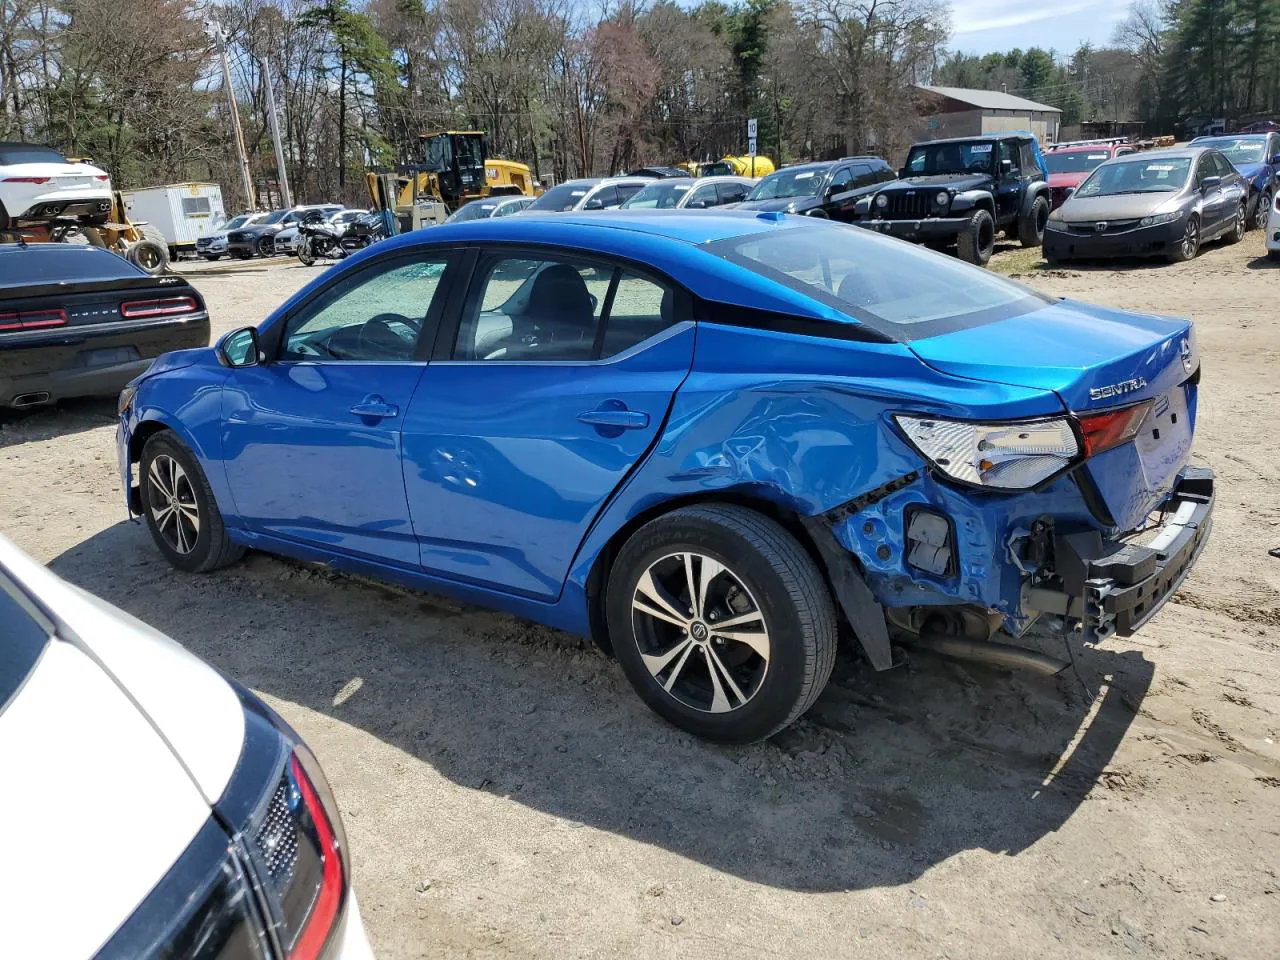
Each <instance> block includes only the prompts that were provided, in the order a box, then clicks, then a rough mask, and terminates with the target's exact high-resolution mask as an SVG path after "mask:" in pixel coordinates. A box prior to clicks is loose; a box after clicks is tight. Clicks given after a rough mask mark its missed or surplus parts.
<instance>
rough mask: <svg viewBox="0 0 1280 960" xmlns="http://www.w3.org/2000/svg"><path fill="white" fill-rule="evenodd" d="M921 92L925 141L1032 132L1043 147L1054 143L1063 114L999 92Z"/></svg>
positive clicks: (954, 89)
mask: <svg viewBox="0 0 1280 960" xmlns="http://www.w3.org/2000/svg"><path fill="white" fill-rule="evenodd" d="M916 89H917V90H918V91H920V131H919V138H920V139H921V140H941V139H942V138H944V137H976V136H979V135H981V134H984V133H1000V132H1002V131H1005V130H1030V131H1031V132H1032V133H1034V134H1035V135H1036V137H1038V138H1039V140H1040V142H1041V143H1054V142H1055V141H1056V140H1057V139H1058V128H1059V126H1060V125H1061V122H1062V111H1061V110H1059V109H1058V108H1057V107H1051V106H1049V105H1048V104H1047V103H1036V102H1035V101H1034V100H1024V99H1022V97H1015V96H1012V95H1011V94H1008V93H1001V92H1000V91H999V90H968V89H965V88H964V87H927V86H924V85H921V84H917V85H916Z"/></svg>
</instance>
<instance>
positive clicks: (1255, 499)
mask: <svg viewBox="0 0 1280 960" xmlns="http://www.w3.org/2000/svg"><path fill="white" fill-rule="evenodd" d="M997 260H998V261H1001V260H1003V269H1005V270H1006V271H1007V272H1009V271H1011V272H1018V271H1023V272H1024V275H1023V277H1022V279H1024V280H1025V281H1027V282H1029V283H1031V284H1033V285H1035V286H1036V287H1038V288H1040V289H1043V290H1045V291H1047V292H1051V293H1055V294H1063V295H1071V296H1078V297H1081V298H1082V299H1086V300H1093V301H1096V302H1099V303H1105V304H1110V305H1115V306H1120V307H1126V308H1132V309H1138V310H1147V311H1153V312H1163V313H1176V314H1183V315H1187V316H1190V317H1193V318H1194V319H1195V320H1197V321H1198V323H1199V330H1200V334H1199V335H1200V342H1201V347H1202V350H1203V353H1204V357H1205V374H1204V385H1203V388H1202V394H1201V396H1202V400H1201V408H1200V422H1199V432H1198V437H1197V444H1196V456H1197V459H1198V460H1200V461H1201V462H1206V463H1209V464H1211V465H1212V466H1213V467H1214V468H1215V469H1216V470H1217V472H1218V477H1219V481H1220V486H1219V501H1218V508H1217V516H1216V526H1215V533H1214V537H1213V539H1212V542H1211V543H1210V545H1209V547H1208V549H1207V552H1206V553H1205V555H1204V557H1203V559H1202V560H1201V562H1200V564H1199V566H1198V567H1197V568H1196V569H1195V572H1194V573H1193V574H1192V576H1191V577H1190V579H1189V580H1188V581H1187V583H1186V584H1185V585H1184V587H1183V589H1182V590H1181V592H1180V593H1179V594H1178V596H1177V597H1176V598H1175V600H1174V601H1173V602H1171V603H1170V604H1168V605H1167V606H1166V607H1165V608H1164V610H1163V611H1162V612H1161V613H1160V615H1159V616H1158V617H1157V618H1156V620H1155V621H1154V622H1153V623H1152V624H1151V625H1149V626H1148V628H1147V629H1146V630H1145V631H1144V632H1143V633H1142V634H1141V635H1139V636H1137V637H1134V638H1131V639H1129V640H1112V641H1110V642H1108V643H1107V644H1106V645H1105V646H1104V647H1102V648H1100V649H1098V650H1095V651H1090V652H1089V653H1087V654H1086V655H1085V657H1084V659H1083V660H1082V663H1081V668H1082V673H1083V675H1084V678H1085V679H1086V681H1087V682H1088V685H1089V687H1090V688H1091V689H1092V690H1093V691H1094V692H1095V693H1096V695H1097V696H1096V698H1094V699H1091V698H1090V697H1089V695H1087V694H1086V693H1085V692H1084V690H1083V688H1082V685H1081V684H1080V683H1079V682H1077V681H1076V680H1075V679H1074V678H1058V679H1054V680H1041V679H1037V678H1034V677H1029V676H1023V675H1013V674H1009V673H1005V672H1001V671H995V670H987V669H984V668H980V667H971V666H963V667H962V666H958V665H955V664H951V663H947V662H944V661H942V660H938V659H933V658H930V657H927V656H925V655H917V656H915V657H914V659H913V660H912V662H911V664H910V665H909V667H907V668H905V669H899V670H896V671H893V672H891V673H887V674H881V675H876V674H874V673H871V672H870V671H869V670H867V669H864V668H863V667H861V666H860V665H859V664H858V663H857V662H856V661H854V660H853V659H852V658H851V657H845V658H844V659H842V660H841V662H840V663H838V664H837V668H836V676H835V678H834V680H833V682H832V684H831V686H830V688H829V690H828V691H827V693H826V694H825V695H824V696H823V698H822V699H821V700H820V701H819V703H818V705H817V706H816V707H815V709H814V710H813V711H812V712H811V713H810V714H809V716H808V717H807V719H806V720H805V721H803V722H802V723H801V724H800V725H798V726H797V727H796V728H794V729H792V730H790V731H787V732H785V733H784V734H783V735H781V736H779V737H778V738H776V739H775V740H774V741H772V742H770V743H768V744H763V745H757V746H754V747H749V748H736V749H722V748H717V747H712V746H708V745H705V744H702V743H700V742H695V741H692V740H690V739H688V738H686V737H684V736H682V735H680V734H678V733H677V732H675V731H673V730H672V729H671V728H669V727H667V726H664V725H663V724H662V723H661V722H660V721H659V720H657V719H656V718H655V717H654V716H652V715H651V714H650V713H649V712H648V711H647V710H646V709H645V708H644V707H643V706H642V705H641V703H640V701H639V700H638V699H637V698H636V697H635V696H633V695H632V693H631V691H630V689H629V688H628V687H627V686H626V683H625V681H624V680H623V678H622V676H621V674H620V672H619V671H618V669H617V668H616V666H615V665H614V664H613V663H612V662H610V661H609V660H607V659H605V658H604V657H603V656H601V655H600V654H598V653H596V652H595V651H594V650H593V649H591V648H589V647H587V646H586V645H585V644H584V643H583V642H582V641H580V640H579V639H577V638H574V637H569V636H565V635H562V634H558V633H556V632H554V631H550V630H546V629H543V628H540V627H535V626H531V625H528V624H525V623H522V622H518V621H516V620H513V619H510V618H508V617H505V616H501V615H497V614H492V613H488V612H484V611H478V610H475V609H471V608H467V607H463V606H460V605H458V604H455V603H453V602H451V601H447V600H443V599H439V598H436V597H430V596H425V595H419V594H413V593H409V592H405V591H400V590H397V589H393V588H387V587H382V586H379V585H376V584H372V583H368V582H364V581H359V580H353V579H349V578H343V577H335V576H332V575H329V574H326V573H322V572H316V571H313V570H310V569H305V568H302V567H299V566H296V565H294V564H291V563H288V562H285V561H281V560H276V559H272V558H270V557H266V556H261V555H251V556H250V557H249V558H247V559H246V561H245V562H243V563H241V564H239V565H237V566H235V567H232V568H231V569H228V570H225V571H222V572H219V573H217V574H214V575H209V576H188V575H184V574H180V573H177V572H175V571H173V570H171V569H170V568H169V567H168V566H167V565H166V564H165V563H164V562H163V561H162V560H161V559H160V557H159V554H158V553H157V552H156V551H155V549H154V548H153V547H152V545H151V543H150V541H149V538H148V536H147V532H146V529H145V528H144V527H143V526H141V525H138V524H131V523H128V522H126V521H124V519H123V515H124V510H123V506H122V504H121V496H120V483H119V480H118V478H117V476H116V468H115V454H114V445H113V436H114V424H113V414H114V403H108V402H88V403H77V404H69V405H66V406H64V407H63V408H61V409H59V410H55V411H47V412H42V413H38V414H34V415H31V416H27V417H24V418H20V419H17V420H13V419H10V420H9V421H8V422H6V423H5V424H4V425H3V428H2V429H0V489H3V490H5V492H6V495H5V497H4V498H3V501H2V502H0V530H3V531H4V532H5V533H7V534H8V535H9V536H10V537H12V538H13V539H15V540H16V541H17V542H18V543H19V545H21V546H22V547H23V548H25V549H26V550H28V551H29V552H31V553H32V554H33V555H35V556H36V557H37V558H39V559H40V560H43V561H46V562H48V563H50V564H51V565H52V566H53V568H54V569H56V570H57V571H58V572H59V573H60V574H62V575H63V576H64V577H67V578H68V579H70V580H71V581H73V582H75V583H77V584H79V585H81V586H83V587H85V588H86V589H88V590H91V591H93V592H94V593H97V594H99V595H101V596H103V597H105V598H107V599H108V600H110V601H111V602H113V603H115V604H117V605H119V606H121V607H123V608H125V609H126V610H128V611H130V612H131V613H133V614H135V615H136V616H138V617H140V618H142V619H143V620H146V621H147V622H149V623H151V624H153V625H154V626H156V627H158V628H159V629H161V630H164V631H165V632H167V633H169V634H171V635H173V636H174V637H175V638H177V639H178V640H180V641H181V642H183V643H184V644H186V645H187V646H189V647H190V648H191V649H192V650H193V651H195V652H196V653H197V654H199V655H201V656H203V657H205V658H207V659H208V660H210V661H211V662H213V663H214V664H216V665H217V666H219V667H220V668H221V669H223V670H224V671H226V672H227V673H229V674H231V675H232V676H235V677H237V678H239V679H240V680H242V681H244V682H246V683H247V684H249V685H250V686H252V687H253V688H254V689H255V690H257V691H259V692H261V693H262V694H263V695H264V696H266V698H267V699H268V700H270V701H271V702H272V703H273V704H274V705H275V706H276V707H277V708H278V709H279V710H280V711H281V713H282V714H283V715H284V716H285V717H286V718H287V719H288V720H289V721H290V722H291V723H293V724H294V725H295V726H296V727H297V729H298V730H299V731H300V732H301V733H302V734H303V735H304V736H305V737H306V738H307V739H308V740H309V741H310V742H311V744H312V745H313V746H314V747H315V749H316V752H317V753H318V754H319V756H320V759H321V761H322V762H323V763H324V766H325V769H326V770H327V771H328V774H329V777H330V779H331V781H332V783H333V786H334V789H335V792H336V794H337V796H338V798H339V801H340V803H341V806H342V812H343V816H344V818H345V822H346V826H347V831H348V833H349V835H350V839H351V845H352V849H353V852H354V862H355V873H356V884H357V887H358V890H359V893H360V897H361V901H362V907H363V910H364V914H365V918H366V921H367V923H368V926H369V928H370V933H371V936H372V939H373V942H374V945H375V947H376V949H377V952H378V955H379V956H380V957H382V958H384V960H385V958H399V957H475V958H488V957H501V958H521V957H530V958H532V957H539V958H541V957H557V958H571V957H609V958H613V957H635V958H655V957H664V958H666V957H671V958H684V957H689V958H719V957H728V956H734V957H804V958H814V957H851V956H858V957H885V958H901V957H929V958H934V957H950V958H970V957H972V958H1004V957H1008V958H1026V957H1036V958H1054V957H1063V958H1066V957H1071V958H1078V957H1086V956H1087V957H1113V956H1114V957H1130V956H1135V955H1138V956H1148V957H1171V958H1184V957H1197V958H1233V960H1234V958H1254V957H1256V958H1260V960H1274V958H1275V957H1276V956H1277V955H1280V837H1278V834H1277V831H1278V830H1280V819H1278V818H1277V811H1278V810H1280V682H1278V681H1280V662H1278V660H1277V653H1278V652H1280V560H1277V559H1272V558H1270V557H1268V556H1267V550H1268V548H1271V547H1276V546H1280V496H1278V495H1277V494H1278V491H1280V440H1278V439H1277V432H1276V430H1275V424H1276V423H1277V422H1280V379H1278V377H1277V371H1278V370H1280V311H1278V310H1277V309H1276V299H1277V298H1276V294H1277V281H1280V269H1276V268H1275V267H1274V265H1273V264H1271V263H1269V262H1268V261H1267V260H1266V258H1265V256H1264V255H1263V249H1262V243H1261V240H1260V238H1259V236H1258V235H1257V234H1250V235H1249V237H1248V238H1247V239H1246V241H1245V242H1244V243H1243V244H1241V245H1239V246H1235V247H1226V248H1223V247H1219V246H1217V245H1214V246H1211V247H1210V248H1208V249H1207V250H1206V252H1205V253H1204V254H1203V255H1202V257H1201V258H1200V259H1198V260H1196V261H1195V262H1193V263H1190V264H1185V265H1181V266H1173V267H1166V266H1162V265H1122V266H1112V267H1107V268H1097V269H1089V270H1072V271H1064V270H1054V271H1048V270H1043V269H1038V268H1037V266H1038V265H1037V264H1035V263H1033V262H1032V261H1031V259H1030V258H1028V257H1027V256H1026V255H1025V254H1021V253H1008V254H1001V255H999V256H998V258H997ZM996 265H999V264H996ZM319 269H320V268H310V269H308V268H305V267H301V266H300V265H298V264H297V263H296V262H279V263H273V264H270V265H265V264H260V263H258V262H249V263H234V264H229V263H225V262H224V263H220V264H215V265H206V264H200V265H197V266H192V267H189V268H188V267H184V270H186V271H187V272H189V273H190V275H191V276H192V278H193V280H194V282H195V283H196V284H197V286H198V287H199V288H200V290H201V292H202V293H203V294H204V295H205V296H206V297H207V299H208V301H209V304H210V308H211V310H212V312H213V316H214V327H215V331H216V332H219V333H220V332H222V331H225V330H229V329H232V328H234V327H237V326H240V325H243V324H246V323H251V322H256V321H258V320H260V319H261V318H262V317H263V316H265V314H266V313H267V312H268V311H269V310H270V309H271V308H272V307H274V306H275V305H276V304H278V303H279V302H280V301H281V300H282V299H283V298H284V297H285V296H286V295H287V294H288V293H290V292H291V291H293V290H294V289H296V288H298V287H299V286H300V285H301V284H303V283H304V282H306V281H307V280H308V279H310V278H311V277H313V276H316V275H317V273H318V272H319Z"/></svg>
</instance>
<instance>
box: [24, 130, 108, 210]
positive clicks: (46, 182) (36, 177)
mask: <svg viewBox="0 0 1280 960" xmlns="http://www.w3.org/2000/svg"><path fill="white" fill-rule="evenodd" d="M0 204H2V205H3V209H0V229H8V228H11V227H13V226H15V225H16V224H18V223H30V222H36V221H46V220H52V219H54V218H55V217H76V218H78V219H79V220H80V221H81V222H82V223H86V224H93V223H103V222H104V221H105V220H106V219H107V215H108V214H110V212H111V178H110V177H109V176H108V175H107V172H106V171H105V170H101V169H99V168H98V167H95V166H93V165H92V164H89V163H68V162H67V158H66V157H64V156H63V155H62V154H60V153H59V152H58V151H57V150H54V149H53V148H52V147H42V146H40V145H39V144H34V143H0Z"/></svg>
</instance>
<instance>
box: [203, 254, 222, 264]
mask: <svg viewBox="0 0 1280 960" xmlns="http://www.w3.org/2000/svg"><path fill="white" fill-rule="evenodd" d="M204 258H205V259H206V260H208V261H209V262H210V263H216V262H217V260H218V259H219V258H218V255H217V254H216V253H206V254H204Z"/></svg>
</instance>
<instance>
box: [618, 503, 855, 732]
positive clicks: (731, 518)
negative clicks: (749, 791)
mask: <svg viewBox="0 0 1280 960" xmlns="http://www.w3.org/2000/svg"><path fill="white" fill-rule="evenodd" d="M606 613H607V617H608V625H609V637H610V640H611V641H612V644H613V649H614V652H615V653H616V654H617V657H618V661H619V663H620V664H621V666H622V669H623V672H624V673H625V674H626V675H627V679H628V680H629V681H630V682H631V685H632V686H633V687H634V688H635V690H636V692H637V693H638V694H639V695H640V697H641V699H643V700H644V701H645V703H647V704H648V705H649V707H650V708H652V709H653V710H654V712H655V713H657V714H658V715H659V716H661V717H663V718H664V719H665V720H667V721H668V722H670V723H672V724H674V725H675V726H677V727H680V728H681V729H683V730H687V731H688V732H690V733H693V734H695V735H697V736H699V737H705V738H706V739H708V740H716V741H720V742H724V743H748V742H751V741H754V740H762V739H764V738H766V737H769V736H771V735H773V734H774V733H777V732H778V731H779V730H781V729H782V728H783V727H785V726H787V725H788V724H790V723H792V722H794V721H795V720H796V719H797V718H798V717H799V716H800V715H801V714H803V713H804V712H805V711H806V710H808V709H809V708H810V707H811V706H812V705H813V703H814V701H815V700H817V698H818V695H819V694H820V693H821V692H822V689H823V687H825V686H826V683H827V680H828V678H829V677H830V676H831V668H832V666H833V665H834V663H835V651H836V618H835V610H834V607H833V605H832V601H831V597H830V595H829V593H828V591H827V588H826V584H825V582H824V581H823V579H822V576H821V574H820V573H819V571H818V568H817V566H816V565H815V564H814V562H813V559H812V558H811V557H810V556H809V555H808V554H807V553H806V552H805V551H804V550H803V549H802V548H801V546H800V544H799V543H797V542H796V540H795V539H794V538H793V537H792V536H791V535H790V534H789V533H787V531H786V530H784V529H783V528H782V527H780V526H779V525H778V524H777V523H775V522H774V521H772V520H770V519H769V518H767V517H765V516H763V515H761V514H758V513H755V512H754V511H751V510H747V509H744V508H742V507H738V506H730V505H726V504H716V505H707V506H694V507H685V508H682V509H680V510H676V511H673V512H672V513H669V514H667V515H666V516H663V517H659V518H658V519H656V520H653V521H651V522H650V523H647V524H646V525H645V526H643V527H641V528H640V529H639V530H638V531H636V533H635V534H633V535H632V537H631V539H629V540H628V541H627V542H626V544H625V545H624V546H623V548H622V550H621V552H620V553H619V554H618V558H617V560H616V562H615V563H614V566H613V570H612V572H611V574H610V576H609V587H608V593H607V596H606Z"/></svg>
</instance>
